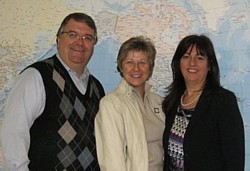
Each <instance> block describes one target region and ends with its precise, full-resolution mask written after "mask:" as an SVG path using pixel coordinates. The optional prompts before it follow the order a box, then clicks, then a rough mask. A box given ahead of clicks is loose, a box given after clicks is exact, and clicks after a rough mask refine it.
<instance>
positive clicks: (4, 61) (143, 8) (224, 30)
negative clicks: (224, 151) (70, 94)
mask: <svg viewBox="0 0 250 171" xmlns="http://www.w3.org/2000/svg"><path fill="white" fill-rule="evenodd" d="M0 11H1V12H0V21H1V25H0V30H1V33H0V129H1V123H2V120H3V117H4V104H5V101H6V97H7V96H8V93H9V91H10V89H11V86H12V85H13V82H14V81H15V78H16V76H17V75H18V73H19V72H20V71H21V70H22V69H24V68H25V67H26V66H28V65H29V64H31V63H33V62H35V61H39V60H42V59H45V58H48V57H50V56H52V55H53V54H55V52H56V32H57V29H58V27H59V25H60V23H61V21H62V20H63V18H64V17H65V16H66V15H68V14H69V13H72V12H84V13H87V14H89V15H90V16H92V17H93V19H94V20H95V22H96V24H97V28H98V43H97V44H96V45H95V51H94V55H93V57H92V59H91V61H90V63H89V65H88V68H89V69H90V71H91V72H92V73H93V75H95V76H96V77H97V78H98V79H99V80H100V81H101V83H102V84H103V86H104V88H105V91H106V93H108V92H111V91H112V90H114V89H115V88H116V86H117V85H118V83H119V81H120V80H121V77H120V75H119V73H118V72H117V70H116V57H117V53H118V50H119V48H120V45H121V44H122V43H123V42H124V41H125V40H127V39H128V38H130V37H132V36H138V35H144V36H147V37H149V38H151V39H152V40H153V42H154V43H155V45H156V49H157V58H156V64H155V69H154V73H153V76H152V78H151V79H150V80H149V81H150V83H152V84H153V85H155V86H156V88H157V89H158V92H159V94H160V95H162V96H164V90H165V87H166V86H167V85H169V83H170V82H171V81H172V74H171V68H170V63H171V59H172V56H173V54H174V52H175V49H176V47H177V44H178V43H179V41H180V40H181V39H182V38H183V37H184V36H186V35H189V34H205V35H207V36H208V37H210V38H211V40H212V41H213V43H214V46H215V50H216V55H217V58H218V62H219V66H220V72H221V83H222V85H223V86H224V87H225V88H228V89H230V90H232V91H233V92H234V93H235V94H236V96H237V98H238V104H239V108H240V111H241V114H242V117H243V120H244V127H245V142H246V160H245V163H246V164H245V170H249V171H250V115H249V113H250V90H249V86H250V67H249V65H250V17H249V16H250V0H220V1H218V0H209V1H207V0H188V1H183V0H126V1H122V0H82V1H77V0H61V1H55V0H36V1H30V0H22V1H14V0H0ZM17 110H18V109H17ZM1 170H3V158H2V155H1V145H0V171H1Z"/></svg>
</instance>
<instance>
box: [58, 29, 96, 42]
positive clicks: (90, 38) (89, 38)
mask: <svg viewBox="0 0 250 171" xmlns="http://www.w3.org/2000/svg"><path fill="white" fill-rule="evenodd" d="M64 33H65V34H67V35H68V36H69V38H70V39H72V40H75V41H77V40H80V39H82V40H83V41H84V42H86V43H95V41H96V38H94V37H93V36H91V35H83V36H80V35H79V34H78V33H77V32H74V31H63V32H61V34H64Z"/></svg>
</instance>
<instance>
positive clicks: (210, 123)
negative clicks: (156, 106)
mask: <svg viewBox="0 0 250 171" xmlns="http://www.w3.org/2000/svg"><path fill="white" fill-rule="evenodd" d="M179 104H180V103H179V101H178V102H176V104H175V106H174V107H173V108H172V109H171V111H170V112H169V113H166V128H165V131H164V137H163V144H164V151H165V161H164V171H168V170H169V169H168V163H169V156H168V154H167V151H168V150H167V149H168V139H169V134H170V129H171V127H172V124H173V121H174V117H175V115H176V111H177V107H178V105H179ZM183 149H184V166H185V171H243V170H244V161H245V144H244V126H243V121H242V117H241V114H240V111H239V108H238V104H237V100H236V97H235V95H234V93H232V92H231V91H229V90H226V89H224V88H221V89H219V90H217V91H214V92H212V93H207V92H206V91H205V90H204V91H203V92H202V95H201V97H200V99H199V101H198V103H197V105H196V108H195V112H194V114H193V116H192V119H191V120H190V122H189V125H188V127H187V130H186V133H185V137H184V144H183Z"/></svg>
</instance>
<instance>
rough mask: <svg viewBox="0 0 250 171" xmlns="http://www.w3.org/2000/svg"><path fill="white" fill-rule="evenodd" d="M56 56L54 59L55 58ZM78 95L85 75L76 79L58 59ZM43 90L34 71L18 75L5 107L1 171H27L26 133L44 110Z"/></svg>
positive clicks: (82, 90) (27, 147) (27, 139)
mask: <svg viewBox="0 0 250 171" xmlns="http://www.w3.org/2000/svg"><path fill="white" fill-rule="evenodd" d="M57 56H58V55H57ZM58 59H59V60H60V62H61V63H62V65H63V66H64V67H65V68H66V70H67V71H68V73H69V75H70V77H71V79H72V80H73V82H74V84H75V85H76V87H77V88H78V89H79V91H80V92H81V93H82V94H85V92H86V88H87V84H88V79H89V71H88V69H85V71H84V73H83V74H82V75H81V76H80V78H79V77H78V76H77V74H76V72H74V71H73V70H71V69H70V68H69V67H68V66H67V65H66V64H65V63H63V61H62V60H61V59H60V58H58ZM45 100H46V96H45V90H44V84H43V80H42V77H41V75H40V73H39V71H38V70H36V69H35V68H28V69H26V70H25V71H23V72H22V73H21V74H20V75H18V77H17V79H16V82H15V84H14V86H13V88H12V90H11V91H10V94H9V96H8V99H7V101H6V106H5V115H4V120H3V125H2V132H1V133H2V147H3V157H4V168H5V170H11V171H28V170H29V169H28V164H29V159H28V151H29V146H30V134H29V130H30V128H31V126H32V124H33V122H34V121H35V119H36V118H37V117H39V116H40V115H41V113H42V112H43V110H44V107H45Z"/></svg>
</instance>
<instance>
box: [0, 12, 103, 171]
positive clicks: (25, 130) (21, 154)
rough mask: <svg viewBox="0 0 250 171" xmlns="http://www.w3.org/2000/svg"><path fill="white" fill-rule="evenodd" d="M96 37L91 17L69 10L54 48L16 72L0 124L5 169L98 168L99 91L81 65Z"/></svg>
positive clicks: (89, 52) (101, 95) (84, 61)
mask: <svg viewBox="0 0 250 171" xmlns="http://www.w3.org/2000/svg"><path fill="white" fill-rule="evenodd" d="M96 42H97V29H96V25H95V23H94V21H93V19H92V18H91V17H90V16H88V15H86V14H83V13H72V14H70V15H68V16H67V17H66V18H65V19H64V20H63V22H62V24H61V26H60V28H59V29H58V32H57V49H58V53H57V54H55V55H54V56H53V57H51V58H48V59H45V60H43V61H41V62H36V63H34V64H32V65H30V66H28V67H27V68H26V69H25V70H24V71H22V73H21V74H20V75H19V77H18V79H17V81H16V84H15V85H14V87H13V88H12V90H11V92H10V95H9V97H8V99H7V104H6V113H5V118H4V121H3V127H2V146H3V155H4V159H5V166H6V169H9V170H18V171H24V170H25V171H26V170H88V171H97V170H99V166H98V163H97V157H96V148H95V137H94V117H95V115H96V113H97V111H98V109H99V100H100V99H101V98H102V97H103V96H104V90H103V87H102V85H101V84H100V82H99V81H98V80H97V79H96V78H95V77H94V76H92V75H91V74H90V73H89V71H88V69H87V68H86V66H87V64H88V62H89V60H90V58H91V56H92V54H93V51H94V45H95V44H96Z"/></svg>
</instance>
